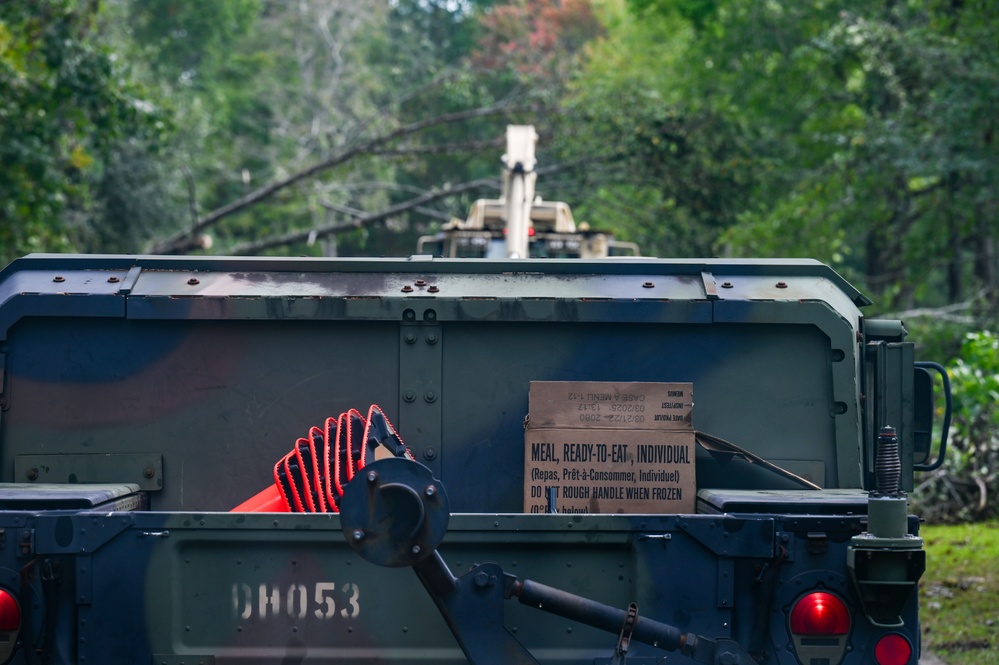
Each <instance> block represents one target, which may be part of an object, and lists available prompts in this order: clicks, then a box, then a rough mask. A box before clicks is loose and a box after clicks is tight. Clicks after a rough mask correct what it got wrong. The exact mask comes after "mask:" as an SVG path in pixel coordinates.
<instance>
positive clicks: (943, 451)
mask: <svg viewBox="0 0 999 665" xmlns="http://www.w3.org/2000/svg"><path fill="white" fill-rule="evenodd" d="M914 365H915V366H916V367H920V368H922V369H930V370H933V371H935V372H937V373H939V374H940V377H941V378H942V379H943V386H944V404H945V408H944V421H943V427H942V428H941V430H942V431H941V434H940V451H939V452H938V453H937V458H936V460H935V461H934V462H933V463H932V464H914V465H913V466H912V468H913V469H914V470H915V471H934V470H936V469H939V468H940V465H941V464H943V461H944V457H945V456H946V455H947V435H948V433H949V432H950V414H951V407H952V406H953V403H952V400H951V394H950V377H949V376H948V375H947V370H946V369H944V367H943V365H941V364H939V363H934V362H929V361H923V362H917V363H914Z"/></svg>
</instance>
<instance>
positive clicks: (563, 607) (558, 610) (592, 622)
mask: <svg viewBox="0 0 999 665" xmlns="http://www.w3.org/2000/svg"><path fill="white" fill-rule="evenodd" d="M514 594H515V595H516V596H517V598H518V600H520V602H521V603H523V604H524V605H529V606H531V607H536V608H538V609H540V610H544V611H545V612H550V613H551V614H557V615H558V616H561V617H565V618H566V619H572V620H573V621H578V622H579V623H583V624H586V625H588V626H593V627H594V628H599V629H600V630H605V631H607V632H610V633H618V632H620V630H621V626H623V625H624V621H625V619H626V618H627V616H628V613H627V612H626V611H625V610H622V609H618V608H616V607H611V606H610V605H604V604H603V603H598V602H596V601H593V600H589V599H588V598H583V597H581V596H577V595H575V594H571V593H567V592H565V591H561V590H559V589H555V588H553V587H550V586H546V585H544V584H539V583H537V582H532V581H531V580H522V581H518V582H517V583H516V584H515V585H514ZM631 639H632V641H636V640H637V641H638V642H642V643H644V644H651V645H652V646H655V647H659V648H660V649H665V650H667V651H677V650H682V651H683V652H684V653H688V652H689V651H690V650H692V649H693V648H694V646H695V643H696V640H697V638H696V637H695V636H694V635H692V634H689V633H687V634H685V633H683V632H681V631H680V629H679V628H676V627H675V626H670V625H667V624H664V623H659V622H658V621H653V620H651V619H645V618H643V617H638V620H637V621H636V622H635V628H634V631H633V632H632V634H631Z"/></svg>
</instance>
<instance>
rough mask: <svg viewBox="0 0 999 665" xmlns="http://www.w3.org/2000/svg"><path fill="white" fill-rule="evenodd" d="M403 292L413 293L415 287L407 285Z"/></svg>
mask: <svg viewBox="0 0 999 665" xmlns="http://www.w3.org/2000/svg"><path fill="white" fill-rule="evenodd" d="M402 292H403V293H412V292H413V287H412V286H410V285H409V284H407V285H406V286H404V287H402Z"/></svg>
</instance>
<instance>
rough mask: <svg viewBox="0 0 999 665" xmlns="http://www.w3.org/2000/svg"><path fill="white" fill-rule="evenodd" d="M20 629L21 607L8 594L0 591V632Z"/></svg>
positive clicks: (15, 599)
mask: <svg viewBox="0 0 999 665" xmlns="http://www.w3.org/2000/svg"><path fill="white" fill-rule="evenodd" d="M20 627H21V606H20V605H18V604H17V598H15V597H14V596H12V595H11V594H10V592H8V591H5V590H3V589H0V632H10V631H14V630H17V629H19V628H20Z"/></svg>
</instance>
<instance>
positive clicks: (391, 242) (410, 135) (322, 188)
mask: <svg viewBox="0 0 999 665" xmlns="http://www.w3.org/2000/svg"><path fill="white" fill-rule="evenodd" d="M507 124H533V125H534V126H535V127H536V128H537V129H538V132H539V134H540V141H539V145H538V159H539V184H538V191H539V193H540V194H541V195H543V196H544V197H545V198H548V199H553V200H561V201H567V202H569V203H570V204H571V205H572V207H573V211H574V213H575V216H576V219H577V221H586V222H587V223H589V224H590V225H591V227H594V228H600V229H608V230H611V231H612V232H614V233H615V234H616V236H617V237H618V238H619V239H623V240H631V241H634V242H637V243H638V244H639V245H640V246H641V248H642V250H643V253H645V254H646V255H653V256H662V257H703V256H733V257H811V258H816V259H820V260H822V261H824V262H826V263H828V264H830V265H831V266H832V267H833V268H835V269H836V270H837V271H839V272H840V273H841V274H843V275H844V276H845V277H846V278H847V279H848V280H850V281H851V282H853V283H854V284H855V285H857V286H858V287H859V288H860V289H861V290H862V291H864V292H865V293H866V294H867V295H869V296H870V297H871V298H872V299H873V300H874V301H875V303H876V305H874V306H873V307H872V308H870V311H868V312H867V314H868V315H869V316H879V315H885V316H890V317H896V318H902V319H904V320H905V322H906V325H907V327H908V328H909V330H910V332H911V333H912V335H911V337H912V338H914V339H915V340H916V343H917V355H918V356H919V357H921V358H924V359H935V360H938V361H943V362H945V363H946V364H947V366H948V368H949V370H950V372H951V375H952V379H953V384H954V390H955V414H954V415H955V418H954V431H953V432H952V434H953V436H952V449H953V450H952V452H951V454H950V455H949V456H948V460H947V463H946V465H945V466H944V467H943V468H941V469H939V470H937V471H936V472H933V473H932V474H924V475H923V476H922V478H921V479H920V480H919V481H918V482H919V483H920V488H919V491H918V492H917V497H918V498H919V500H920V501H924V502H925V505H926V508H925V509H924V511H923V512H924V514H926V515H927V516H929V517H930V518H931V519H937V520H956V519H959V520H977V519H986V518H989V517H995V516H996V515H997V514H999V501H997V500H996V497H997V496H999V435H997V434H996V433H997V432H999V408H997V403H999V338H997V337H996V336H995V335H994V334H993V333H992V332H991V331H994V330H997V329H999V328H997V323H999V321H997V319H999V275H997V267H999V266H997V261H999V257H997V248H996V236H997V234H999V190H997V187H999V136H997V133H999V131H997V130H999V4H997V3H995V2H993V1H992V0H794V1H790V0H385V1H383V2H374V1H372V2H357V1H356V0H297V1H292V0H226V1H224V2H223V1H217V2H194V1H185V0H142V1H138V0H7V1H5V2H0V261H2V262H3V263H6V262H7V261H9V260H11V259H13V258H15V257H17V256H19V255H22V254H24V253H27V252H38V251H42V252H63V251H73V252H101V253H111V252H114V253H139V252H144V253H173V254H179V253H188V254H214V255H249V254H267V255H292V256H297V255H308V256H322V255H334V254H336V255H340V256H359V255H367V256H392V255H395V256H406V255H409V254H411V253H413V251H414V249H415V246H416V239H417V237H418V236H419V235H422V234H425V233H428V232H432V231H434V230H436V229H437V228H439V227H440V225H441V224H442V223H444V222H446V221H448V220H450V219H451V218H453V217H458V218H464V216H465V215H466V213H467V210H468V207H469V205H470V203H471V202H472V201H473V200H474V199H476V198H480V197H495V196H496V194H497V192H498V189H499V186H500V178H499V171H500V161H499V158H500V155H501V153H502V152H503V147H504V128H505V126H506V125H507Z"/></svg>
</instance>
